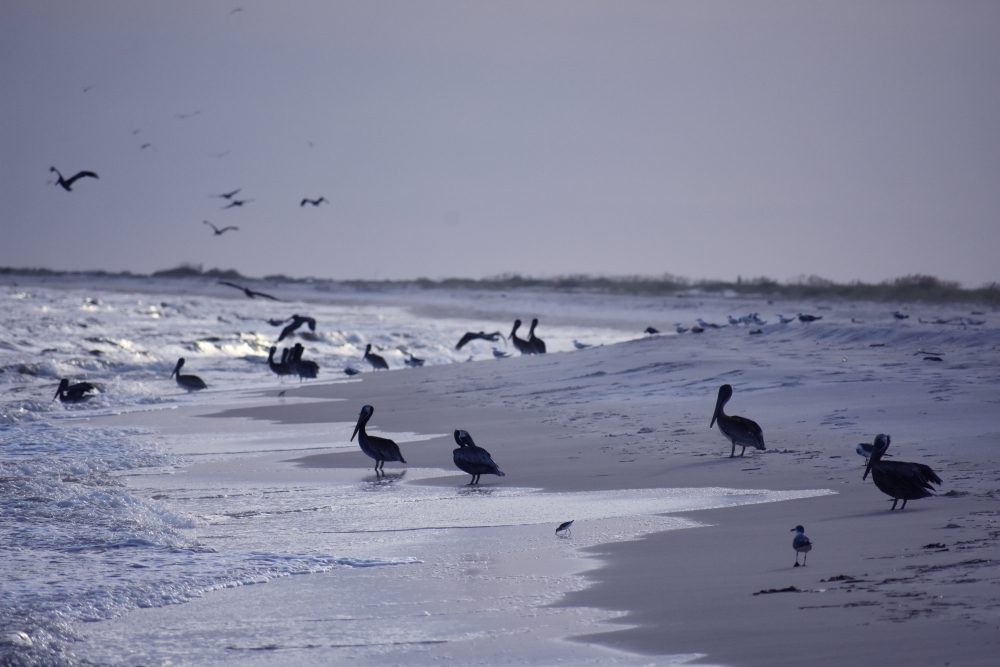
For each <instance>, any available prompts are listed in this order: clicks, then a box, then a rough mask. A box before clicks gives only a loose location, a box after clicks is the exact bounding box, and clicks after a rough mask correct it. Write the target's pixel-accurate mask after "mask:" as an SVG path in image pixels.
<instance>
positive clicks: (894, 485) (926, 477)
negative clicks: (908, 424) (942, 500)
mask: <svg viewBox="0 0 1000 667" xmlns="http://www.w3.org/2000/svg"><path fill="white" fill-rule="evenodd" d="M889 440H890V438H889V436H887V435H885V434H884V433H879V434H878V435H876V436H875V443H874V446H873V447H872V453H871V456H870V457H869V458H868V466H867V467H865V474H864V475H862V476H861V480H862V481H864V480H865V478H867V477H868V473H869V472H870V473H871V474H872V481H873V482H875V486H877V487H878V489H879V491H881V492H882V493H884V494H885V495H887V496H889V497H890V498H892V508H891V509H890V511H892V510H894V509H896V503H897V502H899V501H900V500H902V501H903V506H902V507H900V508H899V509H901V510H904V509H906V501H907V500H919V499H920V498H929V497H930V496H932V495H934V494H933V493H931V491H932V490H933V487H931V484H941V483H942V482H941V478H940V477H938V476H937V475H936V474H935V473H934V471H933V470H931V468H930V466H927V465H924V464H923V463H909V462H907V461H883V460H882V457H883V456H884V455H885V452H886V450H887V449H889Z"/></svg>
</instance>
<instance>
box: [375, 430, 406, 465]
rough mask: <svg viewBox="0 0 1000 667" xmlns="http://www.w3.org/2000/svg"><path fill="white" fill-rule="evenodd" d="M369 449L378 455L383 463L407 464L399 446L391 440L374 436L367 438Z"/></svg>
mask: <svg viewBox="0 0 1000 667" xmlns="http://www.w3.org/2000/svg"><path fill="white" fill-rule="evenodd" d="M367 440H368V447H369V448H370V449H371V450H372V451H373V452H374V453H375V454H376V455H377V458H379V459H382V460H383V461H399V462H400V463H406V461H405V460H404V459H403V455H402V454H401V453H400V451H399V445H397V444H396V443H395V442H393V441H392V440H390V439H389V438H379V437H377V436H374V435H370V436H368V438H367Z"/></svg>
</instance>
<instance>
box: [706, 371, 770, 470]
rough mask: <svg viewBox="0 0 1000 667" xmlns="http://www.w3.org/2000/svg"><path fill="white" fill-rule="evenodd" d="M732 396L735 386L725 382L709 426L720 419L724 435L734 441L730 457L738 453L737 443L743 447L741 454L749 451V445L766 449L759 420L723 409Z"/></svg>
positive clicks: (720, 427)
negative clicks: (728, 412)
mask: <svg viewBox="0 0 1000 667" xmlns="http://www.w3.org/2000/svg"><path fill="white" fill-rule="evenodd" d="M732 397H733V387H732V386H731V385H728V384H724V385H722V386H721V387H719V398H718V399H716V401H715V413H714V414H713V415H712V423H711V424H709V425H708V427H709V428H712V426H713V425H714V424H715V422H716V420H718V422H719V430H720V431H722V435H724V436H726V437H727V438H729V440H730V441H731V442H732V443H733V450H732V451H731V452H730V453H729V458H733V456H735V455H736V445H740V446H741V447H742V448H743V451H741V452H740V456H743V454H744V453H745V452H746V451H747V447H754V448H756V449H760V450H762V451H763V450H764V449H766V447H764V433H763V431H761V430H760V426H758V425H757V422H755V421H751V420H749V419H747V418H746V417H737V416H735V415H732V416H730V415H727V414H726V413H725V411H724V410H723V408H725V407H726V403H728V402H729V399H731V398H732Z"/></svg>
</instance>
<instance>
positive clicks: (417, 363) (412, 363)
mask: <svg viewBox="0 0 1000 667" xmlns="http://www.w3.org/2000/svg"><path fill="white" fill-rule="evenodd" d="M424 361H425V360H424V359H418V358H417V357H415V356H413V353H412V352H410V358H409V359H404V360H403V363H404V364H406V365H407V366H409V367H410V368H420V367H421V366H423V365H424Z"/></svg>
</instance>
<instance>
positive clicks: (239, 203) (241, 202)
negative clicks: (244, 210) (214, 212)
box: [221, 199, 253, 211]
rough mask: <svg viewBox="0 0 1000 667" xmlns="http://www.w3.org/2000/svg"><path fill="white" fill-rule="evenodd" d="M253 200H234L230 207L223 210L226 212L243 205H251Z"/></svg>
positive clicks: (224, 207)
mask: <svg viewBox="0 0 1000 667" xmlns="http://www.w3.org/2000/svg"><path fill="white" fill-rule="evenodd" d="M252 201H253V199H233V200H231V201H230V202H229V205H228V206H223V207H222V209H221V210H223V211H225V210H226V209H227V208H233V207H234V206H243V204H249V203H250V202H252Z"/></svg>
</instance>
